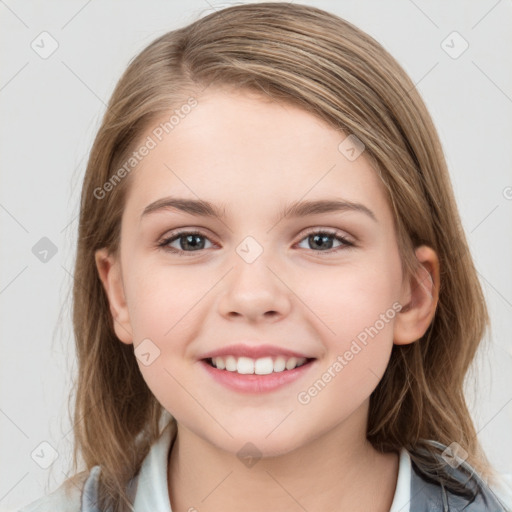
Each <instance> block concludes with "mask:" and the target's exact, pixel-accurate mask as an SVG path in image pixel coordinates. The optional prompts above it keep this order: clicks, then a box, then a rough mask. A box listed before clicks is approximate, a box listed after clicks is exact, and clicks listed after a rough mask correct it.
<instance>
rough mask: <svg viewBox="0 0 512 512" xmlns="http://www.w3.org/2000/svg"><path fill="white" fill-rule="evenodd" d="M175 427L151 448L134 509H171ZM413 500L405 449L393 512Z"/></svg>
mask: <svg viewBox="0 0 512 512" xmlns="http://www.w3.org/2000/svg"><path fill="white" fill-rule="evenodd" d="M175 433H176V427H175V423H174V422H169V423H168V424H167V426H166V427H165V428H164V429H163V430H162V433H161V435H160V437H159V438H158V440H157V441H156V442H155V443H154V444H153V446H152V447H151V449H150V451H149V453H148V455H147V456H146V458H145V459H144V462H143V463H142V467H141V470H140V472H139V475H138V483H137V490H136V494H135V501H134V504H133V510H134V512H147V511H148V510H151V511H154V512H172V510H171V503H170V499H169V491H168V487H167V470H168V455H169V449H170V448H171V444H172V441H173V440H174V439H175ZM410 499H411V460H410V457H409V454H408V453H407V451H406V450H405V449H402V450H401V452H400V462H399V469H398V480H397V484H396V489H395V495H394V498H393V503H392V505H391V509H390V512H409V503H410Z"/></svg>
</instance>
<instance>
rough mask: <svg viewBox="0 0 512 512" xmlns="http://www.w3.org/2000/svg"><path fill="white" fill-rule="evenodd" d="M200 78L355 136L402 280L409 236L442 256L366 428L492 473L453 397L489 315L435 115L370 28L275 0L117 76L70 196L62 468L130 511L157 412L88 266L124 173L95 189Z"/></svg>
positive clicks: (122, 193)
mask: <svg viewBox="0 0 512 512" xmlns="http://www.w3.org/2000/svg"><path fill="white" fill-rule="evenodd" d="M210 86H212V87H217V86H218V87H224V86H226V87H231V88H233V89H236V90H245V91H252V92H258V93H260V94H261V95H265V96H268V97H270V98H272V99H273V100H275V101H278V102H286V103H289V104H292V105H295V106H299V107H300V108H302V109H305V110H306V111H308V112H310V113H312V114H314V115H315V116H317V117H318V118H320V119H322V120H324V121H325V122H326V123H327V124H328V125H329V126H330V127H334V128H335V129H337V130H339V131H340V133H344V134H345V135H346V134H353V135H355V136H356V137H357V138H358V139H359V140H360V141H362V142H363V143H364V146H365V152H364V155H365V156H366V158H368V159H369V160H370V161H371V162H372V165H373V166H374V167H375V169H376V171H377V172H378V174H379V176H380V179H381V180H382V182H383V183H384V185H385V187H384V188H385V193H386V195H387V198H388V200H389V204H390V206H391V208H392V212H393V216H394V222H395V229H396V233H397V241H398V246H399V251H400V256H401V261H402V267H403V273H404V274H403V275H404V276H405V278H408V277H411V276H413V275H414V274H415V272H416V271H417V269H418V265H419V262H418V260H417V259H416V257H415V254H414V249H415V248H416V247H418V246H419V245H423V244H425V245H428V246H429V247H431V248H432V249H433V250H435V251H436V253H437V255H438V257H439V262H440V289H439V290H438V291H439V299H438V303H437V308H436V311H435V315H434V318H433V320H432V322H431V324H430V325H429V327H428V329H427V331H426V332H425V334H424V336H423V337H422V338H421V339H420V340H419V341H417V342H415V343H412V344H410V345H400V346H399V345H394V346H393V349H392V353H391V358H390V361H389V364H388V367H387V369H386V371H385V374H384V376H383V378H382V379H381V381H380V383H379V384H378V385H377V388H376V389H375V390H374V392H373V393H372V395H371V397H370V408H369V418H368V426H367V438H368V440H369V441H370V442H371V443H372V445H373V446H374V447H375V448H376V449H378V450H379V451H382V452H387V451H398V450H400V449H401V448H402V447H404V448H406V449H408V450H409V451H410V452H411V453H412V454H413V457H416V458H417V460H420V458H421V457H420V455H414V453H419V452H420V451H421V450H422V449H426V450H429V451H432V450H433V447H432V446H431V445H429V444H428V442H427V441H426V440H434V441H437V442H440V443H442V444H444V445H450V444H451V443H452V442H454V441H456V442H457V443H458V444H459V445H460V446H461V447H462V448H463V449H464V450H466V451H467V452H468V454H469V455H468V459H467V460H468V462H469V463H471V464H472V465H473V467H474V468H476V469H477V470H478V471H479V472H480V473H481V474H482V475H483V474H491V469H490V467H489V465H488V463H487V461H486V459H485V456H484V454H483V452H482V450H481V449H480V447H479V444H478V440H477V436H476V432H475V428H474V425H473V422H472V419H471V417H470V413H469V410H468V407H467V404H466V401H465V397H464V392H463V386H464V382H465V375H466V373H467V370H468V369H469V367H470V363H471V362H472V360H473V359H474V356H475V353H476V350H477V347H478V345H479V343H480V341H481V339H482V337H483V335H484V332H485V330H486V328H487V327H488V324H489V317H488V312H487V308H486V304H485V301H484V296H483V293H482V289H481V286H480V283H479V281H478V278H477V273H476V270H475V267H474V263H473V261H472V258H471V255H470V253H469V249H468V245H467V241H466V237H465V234H464V230H463V228H462V225H461V221H460V217H459V213H458V210H457V206H456V202H455V198H454V194H453V190H452V186H451V183H450V178H449V173H448V170H447V165H446V162H445V158H444V155H443V151H442V146H441V143H440V140H439V137H438V134H437V132H436V129H435V127H434V124H433V121H432V119H431V117H430V115H429V113H428V111H427V108H426V106H425V104H424V102H423V100H422V99H421V97H420V95H419V93H418V91H417V90H416V88H415V85H414V83H413V82H412V81H411V79H410V78H409V77H408V76H407V74H406V72H405V71H404V70H403V69H402V68H401V66H400V65H399V64H398V62H397V61H396V60H395V59H394V58H393V57H392V56H391V55H390V54H389V53H388V52H387V51H386V50H385V49H384V48H383V47H382V46H381V45H380V44H379V43H378V42H377V41H376V40H375V39H373V38H372V37H370V36H369V35H368V34H366V33H365V32H363V31H361V30H360V29H358V28H357V27H355V26H354V25H352V24H351V23H349V22H347V21H345V20H343V19H341V18H340V17H338V16H336V15H333V14H331V13H328V12H325V11H323V10H321V9H318V8H315V7H310V6H306V5H297V4H289V3H286V2H264V3H255V4H244V5H235V6H233V7H229V8H226V9H223V10H221V11H217V12H213V13H211V14H208V15H207V16H204V17H202V18H200V19H198V20H196V21H194V22H193V23H191V24H189V25H188V26H186V27H184V28H180V29H178V30H173V31H171V32H168V33H166V34H164V35H162V36H160V37H158V38H157V39H156V40H154V41H153V42H152V43H151V44H149V46H147V47H146V48H145V49H143V50H142V51H141V52H140V53H139V54H138V55H137V56H136V57H135V58H134V59H132V61H131V62H130V63H129V65H128V67H127V69H126V70H125V72H124V73H123V75H122V76H121V78H120V79H119V81H118V83H117V85H116V87H115V90H114V92H113V94H112V97H111V99H110V101H109V103H108V106H107V110H106V112H105V114H104V117H103V120H102V123H101V126H100V128H99V130H98V133H97V135H96V138H95V140H94V143H93V146H92V148H91V151H90V156H89V160H88V164H87V169H86V173H85V177H84V182H83V188H82V194H81V203H80V220H79V232H78V246H77V254H76V264H75V270H74V272H75V273H74V275H75V280H74V288H73V326H74V333H75V338H76V353H77V358H78V377H77V381H76V397H75V408H74V412H73V415H74V417H73V420H74V421H73V423H74V434H75V445H74V451H73V462H74V470H75V471H76V468H77V456H78V454H81V456H82V457H83V461H84V463H85V465H86V466H87V469H88V470H90V469H91V468H92V467H93V466H95V465H100V466H101V480H100V483H101V485H100V499H101V506H102V507H103V508H105V509H106V508H108V507H111V509H112V510H113V511H118V510H119V511H120V510H125V509H129V507H130V504H129V500H128V497H127V495H126V493H125V489H126V485H127V483H128V482H129V481H130V479H131V478H133V477H134V476H135V475H136V474H137V473H138V471H139V470H140V467H141V464H142V460H143V459H144V457H145V456H146V455H147V453H148V451H149V448H150V446H151V444H152V443H153V442H154V441H155V440H156V439H157V438H158V436H159V432H160V430H159V419H160V418H161V414H162V413H163V412H164V410H163V407H162V406H161V404H160V403H159V402H158V401H157V400H156V398H155V397H154V396H153V394H152V393H151V391H150V389H149V388H148V386H147V385H146V383H145V381H144V379H143V377H142V375H141V373H140V371H139V368H138V365H137V362H136V358H135V356H134V353H133V347H132V346H130V345H126V344H124V343H121V342H120V341H119V340H118V338H117V337H116V335H115V332H114V327H113V322H114V320H113V318H112V316H111V314H110V310H109V303H108V299H107V296H106V293H105V290H104V288H103V286H102V283H101V281H100V279H99V276H98V272H97V268H96V265H95V251H97V250H98V249H100V248H105V247H106V248H108V249H109V251H110V252H111V253H112V254H114V255H115V254H117V253H118V251H119V246H120V227H121V217H122V213H123V208H124V202H125V197H126V193H127V190H128V189H129V186H130V182H131V175H129V176H127V177H126V178H125V179H122V180H119V183H116V185H115V186H113V187H111V190H110V191H109V193H108V194H106V195H105V197H103V198H102V199H98V197H97V196H98V194H97V193H95V191H97V190H98V189H100V188H101V187H103V186H104V184H106V183H107V182H109V180H111V179H112V177H113V176H114V174H115V173H116V170H118V169H119V168H120V167H121V165H122V164H123V162H125V161H126V160H127V159H128V158H129V156H130V154H131V153H132V152H133V150H134V148H135V147H136V145H137V143H138V142H139V141H140V139H141V137H142V136H143V134H145V133H146V130H147V129H148V127H151V126H152V123H155V122H156V120H157V119H161V116H162V115H163V114H166V113H167V112H170V111H171V110H172V109H173V108H176V107H177V106H179V105H181V104H183V103H185V102H186V101H187V98H190V97H196V96H197V97H198V98H199V99H200V96H199V95H200V93H201V92H202V91H203V90H204V89H206V88H207V87H210ZM199 105H200V102H199ZM111 183H112V182H111ZM171 421H175V420H174V418H172V419H171ZM413 460H416V459H413ZM425 464H426V465H427V466H428V461H426V462H425ZM430 469H431V470H432V471H433V472H436V471H438V469H439V468H437V467H434V465H433V464H431V466H430ZM436 474H441V473H436ZM103 508H102V509H103Z"/></svg>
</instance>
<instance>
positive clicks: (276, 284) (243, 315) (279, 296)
mask: <svg viewBox="0 0 512 512" xmlns="http://www.w3.org/2000/svg"><path fill="white" fill-rule="evenodd" d="M268 263H270V262H268V261H267V259H266V258H264V257H263V255H261V256H260V257H259V258H258V259H257V260H256V261H253V262H252V263H247V262H246V261H243V260H242V259H241V260H240V261H237V262H236V263H235V265H234V267H233V269H232V270H231V272H229V273H228V275H227V276H226V277H225V280H224V284H223V286H224V288H223V292H222V295H221V298H220V300H219V302H218V308H219V313H220V314H221V315H223V316H225V317H226V318H228V319H231V320H233V319H235V318H240V320H242V319H245V320H246V321H250V322H253V323H254V322H261V321H278V320H280V319H282V318H283V317H285V316H287V315H288V314H289V312H290V309H291V295H292V293H293V292H292V291H291V290H290V288H289V287H288V286H287V284H286V278H285V276H284V275H283V272H282V271H279V270H278V269H275V268H272V267H276V265H273V266H272V267H271V266H269V264H268ZM270 265H272V264H271V263H270Z"/></svg>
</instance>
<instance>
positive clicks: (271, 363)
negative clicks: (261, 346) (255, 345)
mask: <svg viewBox="0 0 512 512" xmlns="http://www.w3.org/2000/svg"><path fill="white" fill-rule="evenodd" d="M210 361H211V362H212V365H213V366H215V367H216V368H218V369H219V370H227V371H228V372H237V373H240V374H242V375H250V374H256V375H268V374H270V373H272V372H274V373H279V372H283V371H285V369H286V370H293V369H294V368H297V367H298V366H302V365H303V364H304V363H305V362H306V358H305V357H298V358H297V357H290V358H288V359H285V358H284V357H283V356H278V357H276V358H275V359H272V357H261V358H259V359H252V358H250V357H238V358H236V357H234V356H226V357H220V356H217V357H213V358H212V359H210Z"/></svg>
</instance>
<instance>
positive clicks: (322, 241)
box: [301, 230, 354, 254]
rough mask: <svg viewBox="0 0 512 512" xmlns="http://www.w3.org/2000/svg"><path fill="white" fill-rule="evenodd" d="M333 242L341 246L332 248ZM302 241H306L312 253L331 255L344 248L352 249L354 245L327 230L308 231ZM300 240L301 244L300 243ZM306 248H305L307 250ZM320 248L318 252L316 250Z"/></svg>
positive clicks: (334, 232)
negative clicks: (335, 241) (336, 241)
mask: <svg viewBox="0 0 512 512" xmlns="http://www.w3.org/2000/svg"><path fill="white" fill-rule="evenodd" d="M332 239H334V240H338V241H339V242H341V244H340V245H339V246H338V247H335V248H334V249H333V248H332V244H333V241H332ZM302 240H306V242H307V243H308V244H309V245H310V246H311V247H312V248H313V250H314V252H324V253H328V254H332V253H333V252H337V251H339V250H340V249H343V248H344V247H352V246H354V243H353V242H351V241H350V240H348V239H347V238H346V237H344V236H343V235H341V234H339V233H338V232H336V231H329V230H316V231H310V232H309V233H308V234H307V236H306V237H305V238H303V239H302ZM302 240H301V242H302ZM307 248H308V247H306V249H307ZM317 248H320V250H316V249H317Z"/></svg>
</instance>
